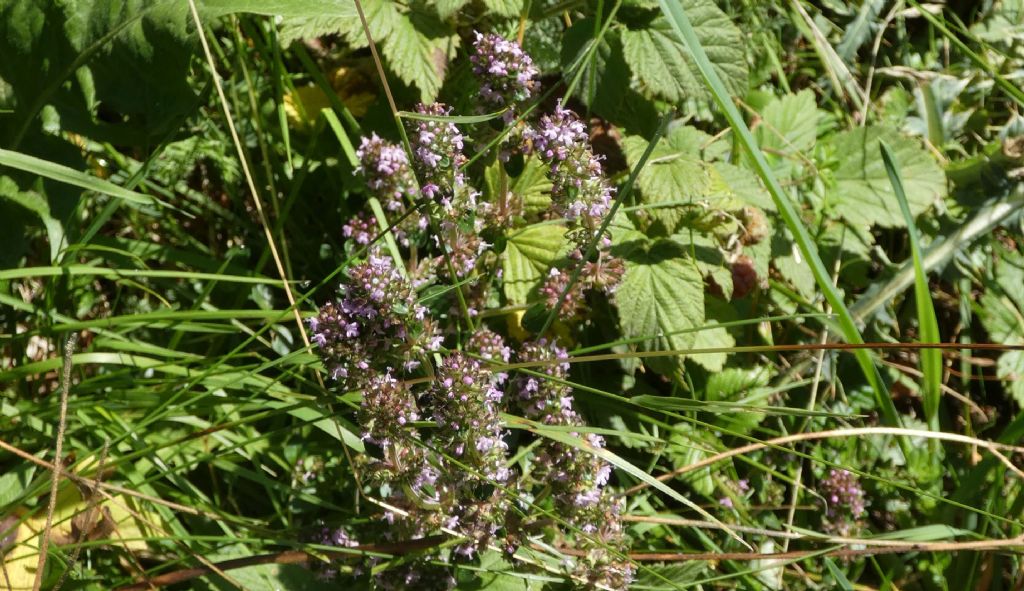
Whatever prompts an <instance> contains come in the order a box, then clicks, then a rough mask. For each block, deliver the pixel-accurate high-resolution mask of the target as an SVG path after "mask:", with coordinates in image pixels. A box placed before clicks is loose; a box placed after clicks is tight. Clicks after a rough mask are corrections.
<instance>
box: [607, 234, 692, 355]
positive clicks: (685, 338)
mask: <svg viewBox="0 0 1024 591" xmlns="http://www.w3.org/2000/svg"><path fill="white" fill-rule="evenodd" d="M615 305H616V307H617V308H618V310H619V322H620V324H621V326H622V333H623V336H625V337H627V338H633V337H650V340H647V341H644V342H643V343H642V345H641V347H642V348H643V349H644V350H646V351H657V350H661V351H668V350H682V349H686V348H688V347H690V346H692V345H693V343H694V341H695V339H696V335H695V333H693V332H685V333H681V334H680V333H679V331H683V330H686V329H691V328H694V327H697V326H701V325H702V324H703V323H704V281H703V279H702V278H701V275H700V271H698V270H697V265H695V264H694V262H693V260H692V259H691V258H690V257H689V256H687V255H686V253H685V251H684V250H683V248H682V246H680V245H679V244H677V243H676V242H674V241H671V240H658V241H655V242H652V243H648V244H646V245H643V246H641V247H638V248H634V249H633V250H632V251H631V252H630V253H629V254H628V255H626V274H625V276H624V277H623V278H622V284H621V285H619V287H618V289H617V290H616V291H615ZM648 361H651V360H648ZM648 365H651V364H650V363H648ZM654 365H656V366H665V365H666V364H663V363H655V364H654ZM661 369H665V367H661Z"/></svg>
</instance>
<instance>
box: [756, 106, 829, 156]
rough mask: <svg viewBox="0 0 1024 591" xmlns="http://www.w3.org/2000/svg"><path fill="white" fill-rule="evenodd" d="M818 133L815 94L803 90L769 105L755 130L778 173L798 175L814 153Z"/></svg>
mask: <svg viewBox="0 0 1024 591" xmlns="http://www.w3.org/2000/svg"><path fill="white" fill-rule="evenodd" d="M817 136H818V107H817V105H816V103H815V97H814V93H813V92H811V91H810V90H803V91H801V92H800V93H798V94H790V95H786V96H783V97H780V98H776V99H774V100H772V101H771V102H769V103H768V104H767V105H765V107H764V109H762V110H761V113H760V121H759V122H758V125H757V127H756V128H755V129H754V137H755V138H757V144H758V146H760V147H761V149H762V150H763V151H764V153H765V157H766V158H767V160H768V162H769V163H770V164H771V165H772V168H773V169H774V170H775V172H776V173H777V174H780V175H784V176H796V175H797V174H799V171H800V168H801V164H802V163H803V161H804V160H805V159H807V158H808V157H809V156H810V155H811V150H812V149H813V148H814V144H815V141H816V140H817Z"/></svg>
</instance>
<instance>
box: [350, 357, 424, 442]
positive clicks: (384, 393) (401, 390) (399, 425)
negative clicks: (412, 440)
mask: <svg viewBox="0 0 1024 591" xmlns="http://www.w3.org/2000/svg"><path fill="white" fill-rule="evenodd" d="M418 419H419V408H417V406H416V399H415V397H413V395H412V392H411V391H410V390H409V387H408V386H407V385H406V384H405V383H403V382H399V381H398V380H396V379H395V378H394V377H392V376H391V374H390V373H385V374H377V375H374V376H373V377H371V378H370V380H369V382H368V383H367V384H366V386H365V387H364V388H363V402H362V406H361V407H360V413H359V422H360V424H362V426H363V439H368V440H370V441H372V442H374V443H377V444H380V445H387V444H388V443H390V442H392V441H397V440H401V439H402V438H403V437H405V436H406V435H407V434H408V430H407V428H408V425H409V423H411V422H412V421H415V420H418Z"/></svg>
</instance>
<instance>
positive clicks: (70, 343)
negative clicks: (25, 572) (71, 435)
mask: <svg viewBox="0 0 1024 591" xmlns="http://www.w3.org/2000/svg"><path fill="white" fill-rule="evenodd" d="M77 343H78V333H77V332H72V333H71V334H70V335H69V336H68V338H67V340H66V341H64V367H63V369H62V371H61V376H60V415H59V418H58V419H57V442H56V445H55V446H54V448H55V449H54V455H55V457H54V459H53V470H52V472H53V476H52V477H51V480H50V501H49V504H48V505H47V507H46V525H45V526H44V527H43V532H42V533H41V534H39V535H40V538H39V560H38V562H36V578H35V581H34V582H33V583H32V591H39V588H40V587H41V586H42V585H43V571H44V568H45V567H46V550H47V547H48V546H49V544H50V530H51V529H52V528H53V514H54V512H55V511H56V510H57V492H58V490H59V489H60V475H61V470H62V468H63V466H64V433H65V431H66V429H67V421H68V393H69V392H70V391H71V360H72V356H73V355H74V353H75V344H77Z"/></svg>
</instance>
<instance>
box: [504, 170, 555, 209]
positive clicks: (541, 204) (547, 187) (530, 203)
mask: <svg viewBox="0 0 1024 591" xmlns="http://www.w3.org/2000/svg"><path fill="white" fill-rule="evenodd" d="M512 195H513V197H514V198H515V199H518V200H519V201H520V202H522V204H523V210H524V212H525V213H526V214H527V215H529V214H537V213H542V212H544V211H547V210H548V208H550V207H551V179H550V178H549V177H548V167H547V165H545V164H544V163H543V162H541V161H540V159H538V158H537V157H535V156H531V157H530V158H527V159H526V164H525V166H523V172H521V173H519V176H517V177H516V180H515V182H513V183H512Z"/></svg>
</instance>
